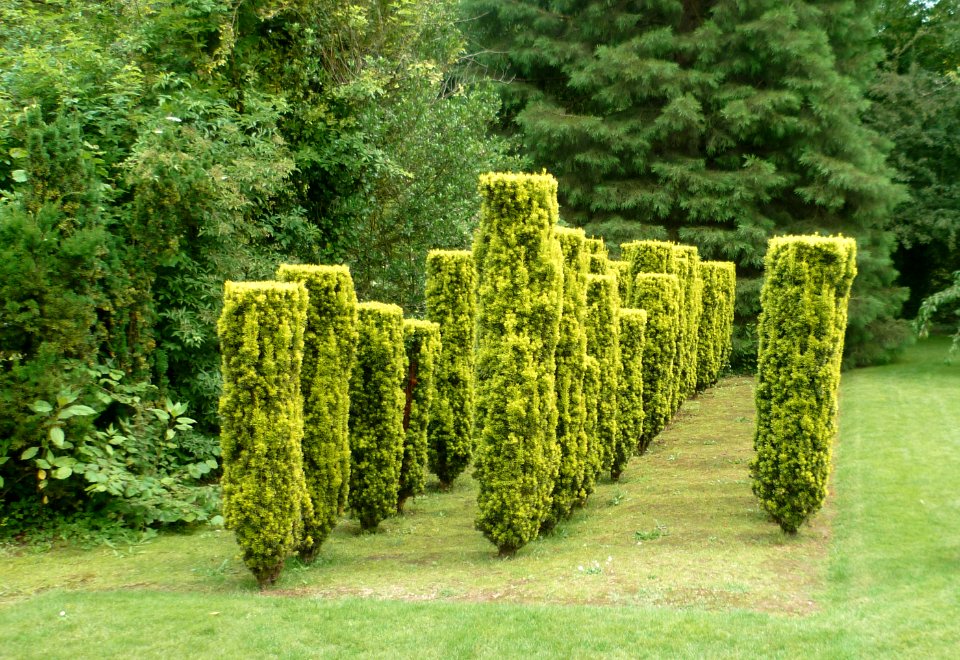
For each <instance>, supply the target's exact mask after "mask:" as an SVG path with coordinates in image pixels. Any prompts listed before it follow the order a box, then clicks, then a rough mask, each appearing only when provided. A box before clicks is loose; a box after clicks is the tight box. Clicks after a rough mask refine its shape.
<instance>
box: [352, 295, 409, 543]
mask: <svg viewBox="0 0 960 660" xmlns="http://www.w3.org/2000/svg"><path fill="white" fill-rule="evenodd" d="M357 313H358V315H357V321H358V325H357V327H358V329H359V333H358V340H357V361H356V364H355V365H354V368H353V375H352V377H351V379H350V454H351V464H350V509H351V510H352V511H353V513H354V515H355V516H356V517H357V519H358V520H359V521H360V527H361V528H362V529H363V530H367V531H371V530H375V529H376V528H377V525H379V524H380V522H381V521H382V520H384V519H386V518H388V517H389V516H390V515H392V514H393V513H395V512H396V510H397V494H398V491H399V488H400V464H401V461H402V459H403V406H404V401H405V397H404V393H403V388H402V387H401V385H402V383H403V375H404V374H403V367H404V363H405V362H406V357H405V356H404V351H403V310H402V309H400V308H399V307H398V306H397V305H387V304H384V303H378V302H365V303H360V304H359V305H357Z"/></svg>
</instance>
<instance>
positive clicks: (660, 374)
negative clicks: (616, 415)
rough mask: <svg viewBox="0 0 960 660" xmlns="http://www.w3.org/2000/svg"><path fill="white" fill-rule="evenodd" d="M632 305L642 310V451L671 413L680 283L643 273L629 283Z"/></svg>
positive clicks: (675, 383)
mask: <svg viewBox="0 0 960 660" xmlns="http://www.w3.org/2000/svg"><path fill="white" fill-rule="evenodd" d="M633 305H634V307H636V308H638V309H643V310H646V312H647V325H646V338H645V339H646V341H645V342H644V348H643V433H642V434H641V436H640V437H641V440H640V444H639V446H638V447H637V450H638V452H640V453H643V452H645V451H646V450H647V447H649V446H650V442H651V441H652V440H653V438H655V437H656V436H657V434H658V433H660V431H662V430H663V428H664V426H666V424H667V422H668V421H669V420H670V417H671V415H672V413H673V407H672V406H673V400H674V397H675V396H676V392H677V389H678V388H679V383H678V382H677V379H676V372H675V370H674V368H673V361H674V359H675V356H676V345H677V337H678V336H679V334H680V282H679V280H678V279H677V276H676V275H667V274H664V273H647V274H640V275H638V276H637V278H636V280H634V283H633Z"/></svg>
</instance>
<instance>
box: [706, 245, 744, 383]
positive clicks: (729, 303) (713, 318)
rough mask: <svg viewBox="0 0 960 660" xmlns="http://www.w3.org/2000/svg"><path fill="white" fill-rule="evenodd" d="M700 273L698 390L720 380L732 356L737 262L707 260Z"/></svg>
mask: <svg viewBox="0 0 960 660" xmlns="http://www.w3.org/2000/svg"><path fill="white" fill-rule="evenodd" d="M700 276H701V279H702V280H703V300H702V303H703V304H702V305H701V308H702V310H703V312H702V315H701V317H700V332H699V343H698V344H697V356H698V357H697V389H698V390H705V389H706V388H708V387H710V386H711V385H713V384H714V383H716V382H717V379H719V378H720V372H721V371H723V370H724V368H726V366H727V361H728V360H729V359H730V349H731V339H732V335H733V305H734V302H735V297H736V293H737V271H736V265H735V264H734V263H733V262H732V261H704V262H701V264H700Z"/></svg>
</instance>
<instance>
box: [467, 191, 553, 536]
mask: <svg viewBox="0 0 960 660" xmlns="http://www.w3.org/2000/svg"><path fill="white" fill-rule="evenodd" d="M479 188H480V195H481V199H482V204H481V209H480V224H479V227H478V229H477V233H476V237H475V239H474V250H473V253H474V258H475V260H476V264H477V277H478V302H479V305H478V323H477V344H478V352H477V412H476V425H477V428H476V435H477V439H478V442H477V456H476V476H477V480H478V481H479V486H480V492H479V495H478V497H477V503H478V513H477V528H478V529H479V530H481V531H482V532H483V533H484V534H485V535H486V537H487V538H488V539H490V540H491V541H492V542H493V543H494V544H495V545H496V546H497V548H499V550H500V554H501V555H510V554H513V553H514V552H515V551H516V550H517V549H518V548H520V547H522V546H523V545H525V544H526V543H528V542H529V541H530V540H532V539H534V538H536V536H537V533H538V532H539V530H540V527H541V525H542V524H543V522H544V520H545V519H546V517H547V516H548V515H549V513H550V511H551V500H552V494H553V485H554V481H555V479H556V476H557V472H558V469H559V458H560V457H559V453H560V452H559V449H558V447H557V438H556V429H557V398H556V392H555V387H554V382H555V374H556V360H555V350H556V346H557V338H558V333H559V327H560V312H561V307H562V296H563V256H562V254H561V250H560V243H559V241H557V239H556V237H555V235H554V225H555V224H556V222H557V212H558V207H557V181H556V179H554V178H553V177H552V176H550V175H548V174H542V175H526V174H485V175H483V176H482V177H480V186H479Z"/></svg>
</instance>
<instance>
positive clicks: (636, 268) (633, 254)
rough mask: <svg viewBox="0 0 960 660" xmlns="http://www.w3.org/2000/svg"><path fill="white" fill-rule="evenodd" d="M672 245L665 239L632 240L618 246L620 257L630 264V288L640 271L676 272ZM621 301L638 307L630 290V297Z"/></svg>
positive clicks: (674, 253) (629, 305)
mask: <svg viewBox="0 0 960 660" xmlns="http://www.w3.org/2000/svg"><path fill="white" fill-rule="evenodd" d="M674 245H675V244H674V243H668V242H666V241H632V242H630V243H624V244H623V245H621V246H620V255H621V258H622V259H623V260H624V261H626V262H627V263H629V264H630V273H629V278H630V285H629V286H630V287H631V289H632V287H633V283H634V282H636V280H637V275H640V274H641V273H667V274H670V273H672V274H676V272H677V264H676V256H675V255H676V252H674V249H673V248H674ZM622 302H623V304H624V305H626V306H628V307H639V305H637V304H636V301H635V300H634V299H633V293H632V290H631V292H630V297H629V298H627V299H626V300H624V301H622Z"/></svg>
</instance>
